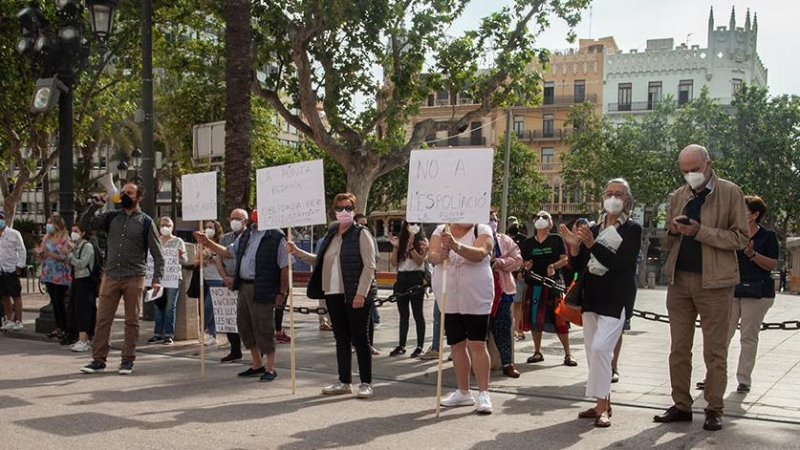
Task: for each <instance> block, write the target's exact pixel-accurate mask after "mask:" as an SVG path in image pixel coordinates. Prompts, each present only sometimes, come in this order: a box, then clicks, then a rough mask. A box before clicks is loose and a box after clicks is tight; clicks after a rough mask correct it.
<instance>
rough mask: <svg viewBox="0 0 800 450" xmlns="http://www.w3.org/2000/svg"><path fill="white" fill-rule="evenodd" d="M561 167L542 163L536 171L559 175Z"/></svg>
mask: <svg viewBox="0 0 800 450" xmlns="http://www.w3.org/2000/svg"><path fill="white" fill-rule="evenodd" d="M563 167H564V166H563V164H561V163H542V164H539V167H538V170H539V173H561V170H562V168H563Z"/></svg>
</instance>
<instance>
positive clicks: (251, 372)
mask: <svg viewBox="0 0 800 450" xmlns="http://www.w3.org/2000/svg"><path fill="white" fill-rule="evenodd" d="M264 372H266V369H264V366H261V367H259V368H258V369H253V368H252V367H248V368H247V370H245V371H244V372H240V373H239V376H240V377H260V376H261V375H263V374H264Z"/></svg>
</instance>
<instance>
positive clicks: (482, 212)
mask: <svg viewBox="0 0 800 450" xmlns="http://www.w3.org/2000/svg"><path fill="white" fill-rule="evenodd" d="M493 158H494V150H492V149H491V148H471V149H448V150H415V151H412V152H411V160H410V162H409V167H408V197H407V201H406V220H407V221H408V222H420V223H448V222H456V223H486V222H487V221H488V220H489V219H488V218H489V208H490V207H491V202H492V161H493Z"/></svg>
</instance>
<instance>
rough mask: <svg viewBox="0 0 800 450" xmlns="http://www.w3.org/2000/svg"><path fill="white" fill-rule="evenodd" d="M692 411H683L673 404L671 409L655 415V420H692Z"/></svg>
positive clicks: (664, 421) (661, 421) (659, 421)
mask: <svg viewBox="0 0 800 450" xmlns="http://www.w3.org/2000/svg"><path fill="white" fill-rule="evenodd" d="M691 421H692V412H691V411H681V410H680V409H678V407H677V406H675V405H672V406H670V407H669V409H667V410H666V412H664V414H661V415H660V416H653V422H658V423H670V422H691Z"/></svg>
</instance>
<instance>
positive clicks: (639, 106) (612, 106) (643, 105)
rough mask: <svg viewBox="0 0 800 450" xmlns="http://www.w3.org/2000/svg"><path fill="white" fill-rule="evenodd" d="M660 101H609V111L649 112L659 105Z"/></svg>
mask: <svg viewBox="0 0 800 450" xmlns="http://www.w3.org/2000/svg"><path fill="white" fill-rule="evenodd" d="M658 104H659V102H632V103H609V104H608V112H610V113H614V112H647V111H652V110H654V109H656V107H658Z"/></svg>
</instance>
